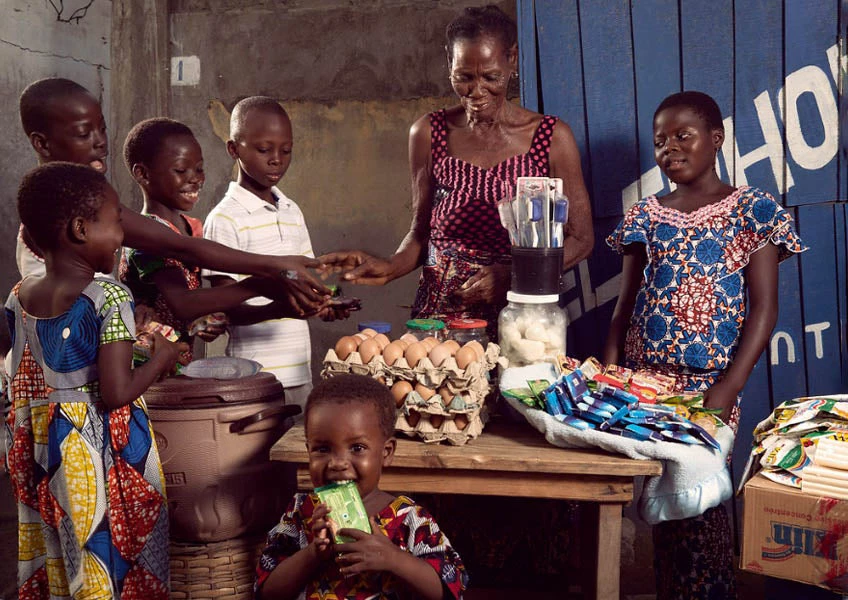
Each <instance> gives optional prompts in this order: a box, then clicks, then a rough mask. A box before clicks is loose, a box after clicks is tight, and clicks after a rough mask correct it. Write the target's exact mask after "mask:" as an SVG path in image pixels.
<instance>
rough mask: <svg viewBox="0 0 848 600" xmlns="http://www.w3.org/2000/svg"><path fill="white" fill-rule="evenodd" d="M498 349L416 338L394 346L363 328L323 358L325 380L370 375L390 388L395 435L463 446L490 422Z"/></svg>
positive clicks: (488, 346)
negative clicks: (394, 408) (489, 400)
mask: <svg viewBox="0 0 848 600" xmlns="http://www.w3.org/2000/svg"><path fill="white" fill-rule="evenodd" d="M499 355H500V349H499V347H498V345H497V344H492V343H490V344H488V345H487V346H486V348H483V346H482V345H481V344H480V343H479V342H476V341H471V342H468V343H467V344H465V345H463V346H460V345H459V344H458V343H457V342H455V341H453V340H447V341H444V342H439V341H438V340H436V339H435V338H425V339H423V340H419V339H417V338H416V337H415V336H414V335H411V334H404V335H403V336H401V338H400V339H398V340H394V341H391V340H389V338H388V337H387V336H386V335H384V334H380V333H377V332H375V331H373V330H370V329H365V330H363V331H361V332H359V333H357V334H355V335H351V336H344V337H342V338H340V339H339V341H338V342H337V343H336V346H335V348H332V349H330V350H328V351H327V354H326V355H325V357H324V363H323V369H322V371H321V376H322V377H324V378H328V377H333V376H334V375H339V374H342V373H355V374H359V375H368V376H369V377H373V378H375V379H377V380H378V381H380V382H381V383H384V384H385V385H386V386H388V387H389V388H390V390H391V392H392V395H393V396H394V399H395V403H396V405H397V407H398V418H397V422H396V423H395V428H396V430H397V431H399V432H401V433H403V434H406V435H409V436H411V437H418V438H420V439H422V440H424V441H425V442H442V441H445V440H446V441H448V442H449V443H451V444H454V445H462V444H465V443H466V442H467V441H468V440H470V439H473V438H475V437H477V436H478V435H480V433H481V432H482V431H483V426H484V425H485V423H486V420H487V419H488V412H487V407H486V404H485V400H486V396H487V395H488V394H489V392H490V390H491V384H490V381H489V371H491V369H492V368H493V367H494V366H495V364H496V363H497V360H498V357H499Z"/></svg>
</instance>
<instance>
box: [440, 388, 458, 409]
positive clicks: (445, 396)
mask: <svg viewBox="0 0 848 600" xmlns="http://www.w3.org/2000/svg"><path fill="white" fill-rule="evenodd" d="M439 396H441V397H442V404H444V405H445V406H447V405H449V404H450V403H451V402H453V397H454V396H455V394H454V393H453V392H452V391H450V390H449V389H448V387H447V386H446V385H443V386H442V387H440V388H439Z"/></svg>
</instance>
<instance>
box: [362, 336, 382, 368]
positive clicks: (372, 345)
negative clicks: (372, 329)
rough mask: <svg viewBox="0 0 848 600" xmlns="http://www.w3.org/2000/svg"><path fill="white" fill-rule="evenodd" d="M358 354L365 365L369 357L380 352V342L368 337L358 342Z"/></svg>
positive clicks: (369, 359) (368, 361)
mask: <svg viewBox="0 0 848 600" xmlns="http://www.w3.org/2000/svg"><path fill="white" fill-rule="evenodd" d="M358 350H359V356H360V357H361V358H362V362H363V363H365V364H366V365H367V364H368V363H370V362H371V359H372V358H374V357H375V356H377V355H378V354H380V344H379V343H378V342H377V340H375V339H373V338H368V339H367V340H365V341H364V342H362V343H361V344H359V348H358Z"/></svg>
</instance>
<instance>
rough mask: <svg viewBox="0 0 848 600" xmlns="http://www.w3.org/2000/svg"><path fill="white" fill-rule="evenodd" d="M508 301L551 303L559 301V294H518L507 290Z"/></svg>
mask: <svg viewBox="0 0 848 600" xmlns="http://www.w3.org/2000/svg"><path fill="white" fill-rule="evenodd" d="M506 299H507V301H508V302H521V303H522V304H553V303H557V302H559V294H539V295H536V294H519V293H518V292H513V291H509V292H507V293H506Z"/></svg>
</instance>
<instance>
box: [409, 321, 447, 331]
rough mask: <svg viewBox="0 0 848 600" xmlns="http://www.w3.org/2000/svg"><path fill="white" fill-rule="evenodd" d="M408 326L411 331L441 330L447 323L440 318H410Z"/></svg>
mask: <svg viewBox="0 0 848 600" xmlns="http://www.w3.org/2000/svg"><path fill="white" fill-rule="evenodd" d="M406 328H407V329H409V330H411V331H439V330H441V329H444V328H445V324H444V323H443V322H442V321H439V320H438V319H410V320H409V321H407V322H406Z"/></svg>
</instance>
